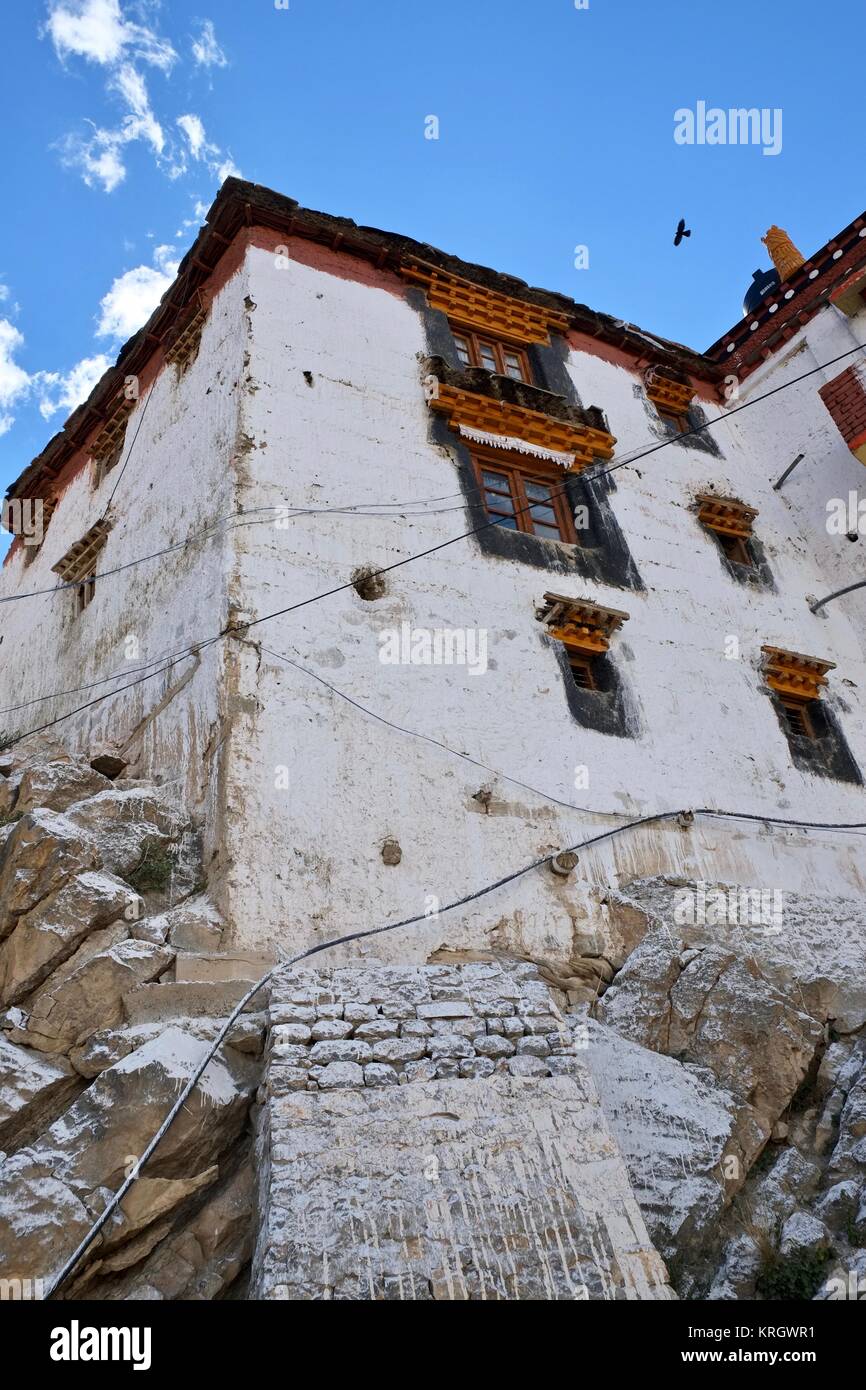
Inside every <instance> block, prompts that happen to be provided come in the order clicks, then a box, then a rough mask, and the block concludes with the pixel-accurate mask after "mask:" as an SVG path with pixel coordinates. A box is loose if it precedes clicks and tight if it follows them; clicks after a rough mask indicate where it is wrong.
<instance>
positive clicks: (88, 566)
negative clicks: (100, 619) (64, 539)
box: [51, 520, 111, 584]
mask: <svg viewBox="0 0 866 1390" xmlns="http://www.w3.org/2000/svg"><path fill="white" fill-rule="evenodd" d="M110 530H111V523H110V522H108V521H105V520H101V521H97V522H96V523H95V524H94V525H93V526H91V528H90V530H89V531H88V532H87V534H86V535H85V536H82V538H81V540H80V541H76V542H75V545H73V546H70V548H69V550H67V552H66V554H65V555H64V556H63V559H62V560H58V562H57V564H56V565H52V566H51V569H52V571H53V572H54V574H59V575H60V578H61V579H62V580H63V581H64V583H66V584H74V583H75V582H76V581H77V580H81V579H86V578H87V576H88V575H89V574H91V573H92V571H93V561H94V560H95V559H96V556H97V555H98V554H99V552H100V550H101V549H102V547H103V546H104V545H105V542H106V541H107V540H108V533H109V531H110Z"/></svg>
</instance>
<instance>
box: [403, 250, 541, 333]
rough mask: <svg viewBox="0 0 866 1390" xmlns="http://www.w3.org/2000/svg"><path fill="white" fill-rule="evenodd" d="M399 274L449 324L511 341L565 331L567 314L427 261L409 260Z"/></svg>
mask: <svg viewBox="0 0 866 1390" xmlns="http://www.w3.org/2000/svg"><path fill="white" fill-rule="evenodd" d="M400 274H401V275H402V276H403V279H404V280H408V281H409V282H410V284H415V285H422V286H423V287H424V290H425V291H426V294H427V303H428V304H429V305H430V308H431V309H441V311H442V312H443V313H444V314H447V315H448V317H449V319H451V321H452V323H455V324H460V325H462V326H463V327H464V328H474V329H476V330H478V331H480V332H482V333H485V332H486V333H492V334H494V335H495V336H496V337H498V338H508V339H510V341H511V342H513V343H547V342H549V341H550V334H551V333H565V332H566V331H567V329H568V317H567V315H565V314H563V313H559V312H558V311H557V310H556V309H549V308H546V307H545V306H544V305H542V304H530V303H528V302H527V301H526V300H525V299H515V298H513V297H512V296H511V295H508V294H502V293H501V291H499V290H491V289H488V288H487V287H486V286H485V285H478V284H476V283H475V282H474V281H472V280H464V279H462V278H461V277H460V276H459V275H452V274H451V273H450V272H449V271H447V270H441V269H440V268H439V267H438V266H435V265H430V264H428V262H426V261H420V260H412V261H410V262H408V263H407V264H406V265H403V266H401V268H400Z"/></svg>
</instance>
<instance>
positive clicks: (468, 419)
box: [425, 382, 616, 473]
mask: <svg viewBox="0 0 866 1390" xmlns="http://www.w3.org/2000/svg"><path fill="white" fill-rule="evenodd" d="M425 394H427V395H428V402H429V404H430V406H431V408H432V409H433V410H437V411H439V412H440V413H441V414H443V415H446V416H448V420H449V423H450V424H451V425H465V426H466V427H467V428H468V429H474V430H483V431H485V432H487V433H489V434H501V435H508V436H511V437H512V438H516V439H523V440H525V441H526V442H527V443H528V444H536V445H539V446H540V447H541V448H543V449H551V450H554V451H555V452H557V453H564V454H572V455H573V456H574V462H573V463H572V464H571V467H570V470H569V471H572V472H577V473H579V472H581V470H582V469H584V468H586V467H588V465H589V464H591V463H593V462H594V460H595V459H597V458H602V459H609V458H611V457H612V456H613V450H614V445H615V444H616V440H615V439H614V437H613V435H612V434H608V433H607V432H606V431H605V430H598V429H593V428H592V427H591V426H590V425H585V424H579V423H572V422H570V421H568V420H557V419H555V417H554V416H552V415H544V414H542V413H541V411H538V410H529V409H528V408H527V407H526V406H521V405H512V404H510V403H509V402H507V401H500V400H497V399H495V398H494V397H492V396H482V395H481V394H480V393H479V392H474V391H463V390H461V389H459V388H458V387H456V386H448V385H447V384H446V383H444V382H438V383H437V390H436V391H435V394H434V393H433V392H432V391H430V392H429V393H427V392H426V390H425Z"/></svg>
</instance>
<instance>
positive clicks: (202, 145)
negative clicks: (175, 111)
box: [171, 112, 241, 211]
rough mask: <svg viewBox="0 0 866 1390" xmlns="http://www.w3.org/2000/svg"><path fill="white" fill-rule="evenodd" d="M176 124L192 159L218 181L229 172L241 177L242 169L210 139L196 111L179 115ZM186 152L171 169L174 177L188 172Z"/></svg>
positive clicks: (224, 177)
mask: <svg viewBox="0 0 866 1390" xmlns="http://www.w3.org/2000/svg"><path fill="white" fill-rule="evenodd" d="M176 124H177V125H178V126H179V127H180V129H181V130H182V131H183V134H184V136H185V138H186V142H187V148H188V153H189V157H190V159H192V160H196V161H201V162H202V163H204V164H205V165H206V166H207V168H208V170H209V171H210V173H211V174H213V175H214V177H215V178H216V180H217V182H218V183H222V181H223V179H226V178H228V176H229V174H234V175H235V177H236V178H241V171H240V169H239V168H238V167H237V165H236V164H235V162H234V160H233V159H232V157H231V155H230V154H226V153H224V152H223V151H222V150H221V149H220V147H219V145H214V144H213V143H212V142H211V141H210V140H208V138H207V136H206V134H205V128H204V122H203V121H202V119H201V116H196V115H195V114H194V113H192V112H189V113H187V115H185V116H178V118H177V122H176ZM186 154H187V151H184V152H183V153H181V154H180V156H179V157H178V159H177V160H176V162H175V164H174V167H173V168H172V170H171V176H172V178H177V177H178V176H179V175H180V174H185V173H186V171H187V160H186ZM205 211H207V209H205Z"/></svg>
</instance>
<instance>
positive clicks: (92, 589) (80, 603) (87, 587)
mask: <svg viewBox="0 0 866 1390" xmlns="http://www.w3.org/2000/svg"><path fill="white" fill-rule="evenodd" d="M95 593H96V575H95V573H94V574H88V575H86V576H85V578H84V579H82V580H81V583H80V584H79V585H78V588H77V589H76V590H75V600H76V611H77V612H79V613H83V612H84V609H85V608H86V607H87V605H88V604H89V603H90V601H91V599H92V598H93V595H94V594H95Z"/></svg>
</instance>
